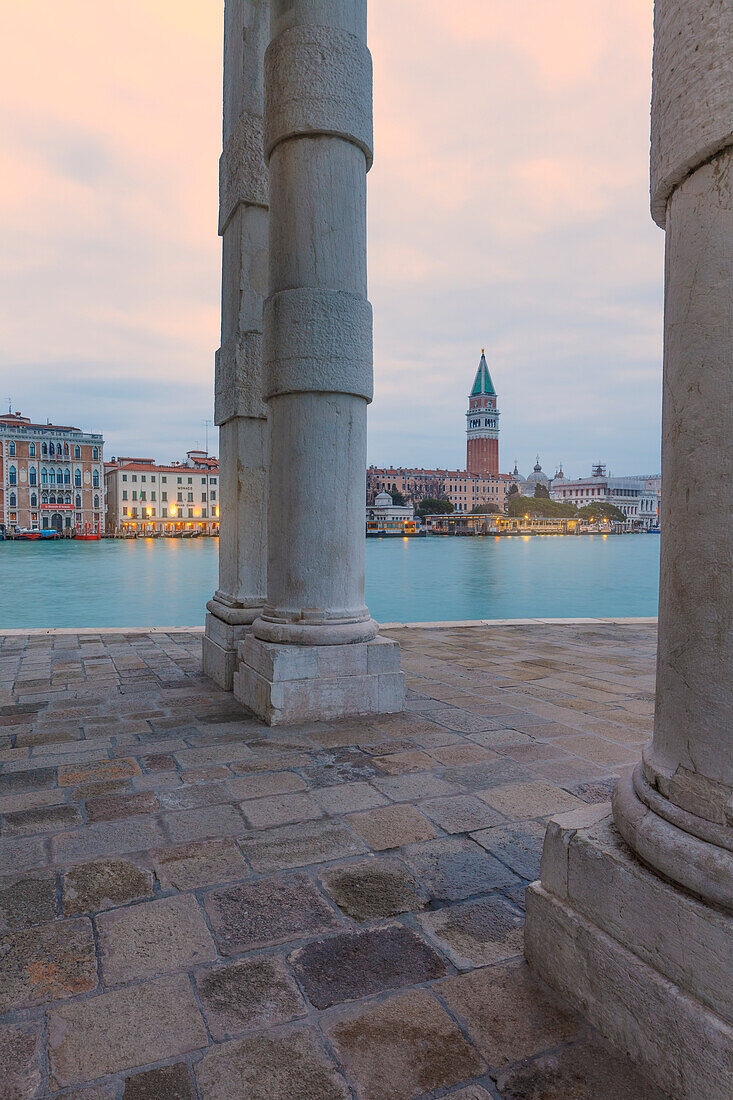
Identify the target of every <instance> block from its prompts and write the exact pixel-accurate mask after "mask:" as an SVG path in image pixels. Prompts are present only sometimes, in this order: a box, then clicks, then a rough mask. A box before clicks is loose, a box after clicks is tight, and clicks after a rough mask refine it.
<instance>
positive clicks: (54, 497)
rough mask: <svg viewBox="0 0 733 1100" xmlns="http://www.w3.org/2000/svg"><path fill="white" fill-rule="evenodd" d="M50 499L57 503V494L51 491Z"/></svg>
mask: <svg viewBox="0 0 733 1100" xmlns="http://www.w3.org/2000/svg"><path fill="white" fill-rule="evenodd" d="M49 499H50V501H51V503H52V504H55V503H56V494H55V493H51V496H50V497H49Z"/></svg>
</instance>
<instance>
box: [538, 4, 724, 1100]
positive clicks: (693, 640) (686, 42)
mask: <svg viewBox="0 0 733 1100" xmlns="http://www.w3.org/2000/svg"><path fill="white" fill-rule="evenodd" d="M732 42H733V11H732V9H731V8H730V5H728V4H721V3H720V2H719V0H688V2H687V3H684V4H680V3H678V2H677V0H657V2H656V6H655V43H654V81H653V93H652V173H651V176H652V188H651V197H652V213H653V216H654V218H655V220H656V221H657V223H658V224H659V225H660V226H662V227H663V228H664V229H665V230H666V258H665V315H664V377H663V407H662V539H661V570H660V599H659V646H658V656H657V688H656V690H657V695H656V708H655V717H654V735H653V738H652V741H651V742H650V744H649V745H647V747H646V749H645V750H644V754H643V759H642V761H641V763H640V764H639V765H638V767H637V768H636V770H635V771H634V773H633V775H632V776H629V777H627V778H624V779H622V780H620V781H619V782H618V784H617V785H616V789H615V791H614V795H613V804H612V813H611V807H608V806H607V807H605V809H603V810H601V812H600V818H601V820H598V821H596V822H592V823H589V822H587V821H583V820H580V819H572V818H570V817H569V818H566V819H557V820H556V821H555V822H552V823H551V824H550V826H549V828H548V832H547V835H546V838H545V847H544V853H543V860H542V870H541V877H540V881H539V882H537V883H534V884H533V885H532V886H530V887H529V889H528V891H527V932H526V944H525V953H526V955H527V959H528V960H529V962H530V964H531V965H532V967H533V968H534V969H535V970H537V971H538V973H539V974H540V975H541V976H542V977H543V978H545V980H547V981H548V982H549V983H550V984H551V985H553V986H554V987H555V988H556V989H558V990H559V991H561V992H562V993H563V994H564V995H565V996H566V997H568V998H569V999H570V1000H571V1001H572V1002H574V1004H575V1005H576V1006H577V1007H578V1008H579V1009H580V1010H581V1011H582V1012H583V1013H584V1014H585V1015H586V1016H587V1017H588V1018H589V1019H590V1020H591V1022H592V1023H593V1024H595V1026H596V1027H598V1028H599V1030H600V1031H601V1032H603V1033H604V1034H605V1035H606V1036H607V1037H608V1038H610V1039H612V1040H613V1041H614V1042H616V1043H618V1044H619V1045H620V1046H622V1047H623V1048H624V1049H626V1050H628V1051H630V1052H631V1054H632V1056H633V1057H634V1058H635V1059H636V1060H637V1061H638V1062H640V1063H641V1064H642V1066H643V1068H644V1069H645V1070H646V1072H647V1073H648V1074H649V1075H650V1076H651V1077H652V1078H653V1079H654V1080H655V1081H656V1082H657V1083H658V1084H659V1085H660V1086H661V1087H662V1088H663V1089H664V1090H665V1091H666V1092H668V1093H669V1094H670V1095H672V1096H674V1097H676V1098H678V1100H723V1098H727V1097H728V1096H730V1095H733V1000H732V998H731V987H730V959H731V943H732V942H733V828H732V827H731V826H732V825H733V513H732V512H731V508H730V501H729V499H728V498H729V488H728V487H729V485H730V481H731V476H732V475H733V464H732V463H731V442H730V441H731V439H732V438H733V393H732V392H731V390H732V387H731V381H732V379H733V367H732V362H731V358H732V355H733V310H731V302H732V301H733V264H731V257H732V256H733V207H732V204H731V166H732V163H733V151H732V149H731V140H732V135H731V118H732V117H733V82H732V80H731V73H732V72H733V48H732V46H731V43H732ZM712 471H715V473H711V472H712Z"/></svg>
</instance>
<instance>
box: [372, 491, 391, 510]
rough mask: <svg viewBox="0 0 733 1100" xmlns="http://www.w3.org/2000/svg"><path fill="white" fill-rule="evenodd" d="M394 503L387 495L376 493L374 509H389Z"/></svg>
mask: <svg viewBox="0 0 733 1100" xmlns="http://www.w3.org/2000/svg"><path fill="white" fill-rule="evenodd" d="M393 503H394V501H393V500H392V497H391V496H390V495H389V493H377V495H376V496H375V498H374V507H375V508H391V507H392V505H393Z"/></svg>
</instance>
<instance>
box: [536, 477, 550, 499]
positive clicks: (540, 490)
mask: <svg viewBox="0 0 733 1100" xmlns="http://www.w3.org/2000/svg"><path fill="white" fill-rule="evenodd" d="M534 495H535V497H539V498H540V499H541V500H549V499H550V490H549V489H548V488H547V486H546V485H543V484H542V482H541V481H538V482H537V484H536V485H535V487H534Z"/></svg>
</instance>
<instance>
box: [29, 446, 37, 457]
mask: <svg viewBox="0 0 733 1100" xmlns="http://www.w3.org/2000/svg"><path fill="white" fill-rule="evenodd" d="M28 455H29V457H30V458H35V457H36V445H35V443H31V445H30V446H29V448H28Z"/></svg>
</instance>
